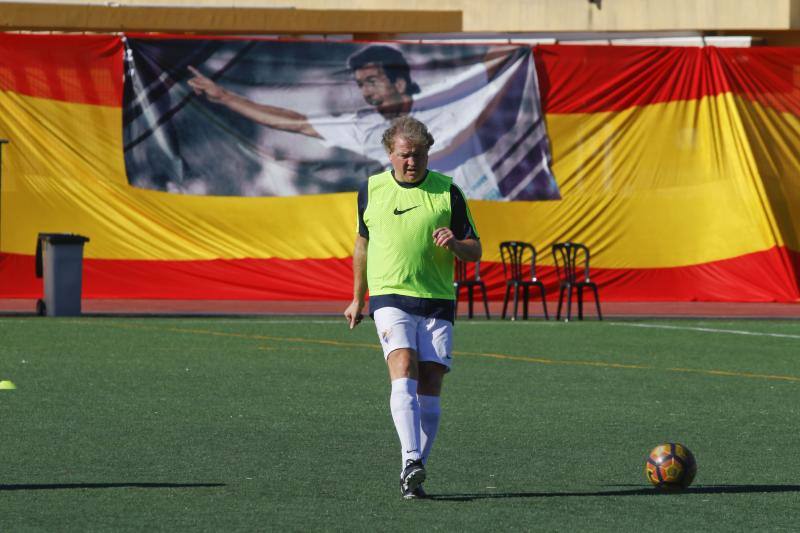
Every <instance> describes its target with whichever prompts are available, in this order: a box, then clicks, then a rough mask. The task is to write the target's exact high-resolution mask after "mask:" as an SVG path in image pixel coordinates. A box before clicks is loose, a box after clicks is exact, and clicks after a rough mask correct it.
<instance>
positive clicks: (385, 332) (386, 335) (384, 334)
mask: <svg viewBox="0 0 800 533" xmlns="http://www.w3.org/2000/svg"><path fill="white" fill-rule="evenodd" d="M391 336H392V328H389V329H385V330H383V331H381V340H382V341H383V342H384V344H388V343H389V338H390V337H391Z"/></svg>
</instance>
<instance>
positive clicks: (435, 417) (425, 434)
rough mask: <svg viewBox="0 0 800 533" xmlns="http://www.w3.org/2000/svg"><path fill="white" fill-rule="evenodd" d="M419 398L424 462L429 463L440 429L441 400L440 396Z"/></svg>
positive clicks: (422, 396)
mask: <svg viewBox="0 0 800 533" xmlns="http://www.w3.org/2000/svg"><path fill="white" fill-rule="evenodd" d="M417 398H418V399H419V414H420V416H419V419H420V426H421V429H422V432H421V433H420V437H421V439H420V444H421V445H422V462H423V463H425V464H427V463H428V456H429V455H430V454H431V448H432V447H433V441H434V440H435V439H436V432H437V431H438V429H439V419H440V418H441V416H442V407H441V402H440V401H439V397H438V396H425V395H422V394H420V395H418V396H417Z"/></svg>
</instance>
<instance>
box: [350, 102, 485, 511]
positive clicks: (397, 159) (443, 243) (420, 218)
mask: <svg viewBox="0 0 800 533" xmlns="http://www.w3.org/2000/svg"><path fill="white" fill-rule="evenodd" d="M382 143H383V146H384V148H385V149H386V151H387V153H388V154H389V161H390V163H391V169H390V170H386V171H385V172H382V173H380V174H377V175H374V176H371V177H370V178H369V179H368V180H367V182H366V183H364V185H363V186H362V187H361V189H360V190H359V192H358V235H357V236H356V244H355V249H354V251H353V301H352V302H351V303H350V305H349V306H348V307H347V309H345V311H344V316H345V318H347V321H348V324H349V326H350V328H351V329H352V328H354V327H355V326H356V325H358V324H359V322H361V319H362V314H361V312H362V310H363V309H364V298H365V296H366V293H367V289H368V288H369V295H370V298H369V309H370V312H371V314H372V317H373V319H374V320H375V327H376V328H377V331H378V337H379V339H380V343H381V346H382V348H383V354H384V357H385V359H386V363H387V366H388V370H389V379H390V380H391V395H390V400H389V406H390V410H391V413H392V419H393V420H394V425H395V428H396V430H397V435H398V437H399V438H400V446H401V454H402V463H401V466H402V471H401V474H400V492H401V494H402V496H403V498H405V499H415V498H424V497H425V492H424V491H423V489H422V482H423V481H424V480H425V477H426V472H425V464H426V463H427V461H428V456H429V455H430V452H431V447H432V446H433V441H434V439H435V437H436V432H437V430H438V427H439V419H440V413H441V409H440V401H439V397H440V394H441V391H442V382H443V380H444V375H445V373H447V372H448V371H449V370H450V365H451V364H452V345H453V342H452V337H453V321H454V319H455V299H454V291H453V263H454V256H455V257H458V258H459V259H461V260H463V261H477V260H478V259H480V257H481V252H482V251H481V243H480V241H479V237H478V233H477V231H476V230H475V224H474V223H473V221H472V216H471V214H470V212H469V208H468V207H467V202H466V200H465V198H464V194H463V193H462V192H461V190H460V189H459V188H458V187H457V186H456V185H454V184H453V180H452V178H450V177H449V176H445V175H444V174H440V173H438V172H435V171H433V170H429V169H428V168H427V167H428V151H429V150H430V147H431V146H432V145H433V136H431V134H430V133H429V132H428V129H427V127H426V126H425V124H423V123H422V122H420V121H418V120H416V119H415V118H413V117H410V116H404V117H401V118H397V119H395V120H394V121H393V122H392V123H391V125H390V126H389V128H388V129H387V130H386V131H385V132H384V133H383V138H382Z"/></svg>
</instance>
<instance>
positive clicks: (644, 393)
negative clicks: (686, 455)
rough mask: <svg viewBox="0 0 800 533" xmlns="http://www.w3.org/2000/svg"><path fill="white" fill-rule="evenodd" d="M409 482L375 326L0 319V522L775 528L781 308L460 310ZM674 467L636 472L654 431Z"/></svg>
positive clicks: (789, 521) (782, 386)
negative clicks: (588, 312)
mask: <svg viewBox="0 0 800 533" xmlns="http://www.w3.org/2000/svg"><path fill="white" fill-rule="evenodd" d="M455 344H456V346H455V349H456V355H455V366H454V370H453V372H452V373H451V374H450V375H449V376H448V377H447V379H446V382H445V390H444V394H443V401H442V403H443V418H442V426H441V428H440V432H439V436H438V439H437V442H436V446H435V448H434V452H433V454H432V456H431V459H430V461H429V464H428V481H427V482H426V483H425V488H426V490H427V491H428V493H429V494H430V495H431V496H432V498H431V499H430V500H426V501H403V500H401V499H400V497H399V492H398V486H397V485H398V481H397V479H398V474H399V469H400V456H399V444H398V442H397V437H396V434H395V432H394V428H393V425H392V422H391V417H390V415H389V411H388V395H389V386H388V380H387V377H386V370H385V364H384V362H383V358H382V356H381V354H380V351H379V347H378V343H377V340H376V335H375V331H374V327H373V324H372V322H371V321H366V322H365V323H364V324H363V325H362V326H360V327H359V328H357V329H356V330H354V331H349V330H348V329H347V327H346V325H345V324H344V320H337V319H333V318H331V319H326V318H318V317H317V318H291V317H289V318H279V317H276V318H235V317H234V318H202V317H200V318H135V317H128V318H108V317H82V318H76V319H67V318H63V319H62V318H34V317H5V318H0V379H8V380H12V381H13V382H14V383H15V384H16V385H17V389H16V390H3V391H0V459H1V461H0V530H2V531H31V530H41V531H122V530H130V531H175V530H183V531H189V530H191V531H284V530H290V531H310V530H339V531H377V530H380V531H418V530H440V531H510V530H541V531H579V530H583V531H643V530H649V531H753V530H769V531H780V530H785V531H790V530H796V528H797V523H798V517H800V511H798V510H797V509H798V505H797V503H798V501H800V499H799V497H800V480H798V472H800V454H798V453H797V449H798V445H797V442H798V435H800V431H799V430H800V421H799V420H798V417H799V416H800V412H799V411H800V408H798V398H800V324H798V323H797V322H794V321H744V320H742V321H722V320H717V321H709V320H707V321H696V320H675V321H666V320H650V321H638V322H634V321H626V322H621V321H617V322H614V321H606V322H588V321H587V322H583V323H577V322H571V323H556V322H543V321H541V320H539V321H530V322H515V323H512V322H500V321H498V320H493V321H474V322H469V321H459V323H458V324H457V326H456V343H455ZM668 441H678V442H682V443H684V444H685V445H686V446H688V447H689V448H690V449H691V450H692V451H693V452H694V454H695V456H696V458H697V461H698V465H699V467H698V473H697V477H696V479H695V482H694V484H693V485H692V487H691V488H690V489H689V490H688V491H686V492H684V493H678V494H661V493H659V492H657V491H656V490H654V489H652V488H651V487H650V486H649V484H648V482H647V481H646V479H645V476H644V473H643V471H644V462H645V458H646V456H647V454H648V452H649V451H650V449H651V448H653V447H654V446H656V445H657V444H660V443H662V442H668Z"/></svg>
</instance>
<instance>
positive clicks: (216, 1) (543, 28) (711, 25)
mask: <svg viewBox="0 0 800 533" xmlns="http://www.w3.org/2000/svg"><path fill="white" fill-rule="evenodd" d="M37 1H38V0H33V2H34V3H35V2H37ZM74 1H75V3H77V4H83V5H86V4H94V5H109V4H112V5H113V4H118V5H123V6H145V5H149V6H152V5H168V6H195V7H198V6H203V7H211V6H214V7H238V8H252V7H282V8H287V7H289V8H291V7H294V8H297V9H313V10H334V9H337V10H338V9H341V10H362V9H364V10H395V11H404V10H419V11H423V12H424V11H426V10H431V9H435V10H447V11H449V10H455V11H461V12H462V13H463V22H462V24H463V28H462V30H463V31H465V32H556V31H558V32H562V31H566V32H576V31H577V32H579V31H669V30H672V31H675V30H704V31H717V30H779V31H781V30H789V29H800V0H595V2H597V3H599V4H600V6H598V5H597V4H596V3H591V2H590V1H589V0H500V1H495V0H438V1H437V2H431V1H430V0H405V1H404V2H402V3H398V2H396V0H394V1H390V0H291V1H287V0H167V1H165V2H155V1H154V0H116V1H115V2H108V1H106V0H74ZM50 3H51V4H56V3H55V2H50ZM61 3H62V4H63V3H64V2H61ZM1 5H2V4H0V6H1ZM53 7H54V8H56V6H55V5H53ZM419 17H420V26H426V27H430V24H426V23H425V22H424V21H423V19H424V17H425V16H424V14H420V15H419ZM315 31H318V30H315ZM426 31H431V30H426Z"/></svg>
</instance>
